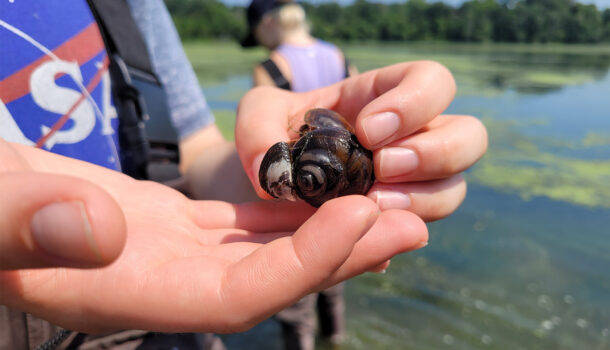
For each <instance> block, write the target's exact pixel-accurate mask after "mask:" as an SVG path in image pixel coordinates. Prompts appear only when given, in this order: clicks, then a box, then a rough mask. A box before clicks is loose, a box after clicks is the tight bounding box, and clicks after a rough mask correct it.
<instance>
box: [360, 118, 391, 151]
mask: <svg viewBox="0 0 610 350" xmlns="http://www.w3.org/2000/svg"><path fill="white" fill-rule="evenodd" d="M362 127H363V129H364V135H365V137H366V139H367V141H368V142H369V144H370V145H377V144H378V143H380V142H382V141H383V140H385V139H387V138H389V137H390V136H392V135H394V134H395V133H396V132H397V131H398V128H400V117H399V116H398V115H397V114H396V113H392V112H384V113H379V114H374V115H372V116H370V117H367V118H366V119H364V122H363V124H362Z"/></svg>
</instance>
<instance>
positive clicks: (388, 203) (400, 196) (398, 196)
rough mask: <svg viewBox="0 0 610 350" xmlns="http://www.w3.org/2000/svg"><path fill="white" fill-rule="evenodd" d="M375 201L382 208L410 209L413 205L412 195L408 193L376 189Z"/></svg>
mask: <svg viewBox="0 0 610 350" xmlns="http://www.w3.org/2000/svg"><path fill="white" fill-rule="evenodd" d="M374 196H375V202H377V206H378V207H379V209H381V210H388V209H408V208H409V207H410V206H411V197H409V195H408V194H404V193H401V192H394V191H376V192H375V194H374Z"/></svg>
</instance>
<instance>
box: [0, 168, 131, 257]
mask: <svg viewBox="0 0 610 350" xmlns="http://www.w3.org/2000/svg"><path fill="white" fill-rule="evenodd" d="M0 195H1V197H2V200H1V201H0V269H24V268H38V267H59V266H66V267H80V268H87V267H98V266H104V265H107V264H109V263H111V262H112V261H113V260H115V259H116V258H117V257H118V256H119V254H120V253H121V251H122V249H123V246H124V245H125V237H126V224H125V218H124V216H123V213H122V211H121V209H120V208H119V206H118V204H117V203H116V202H115V201H114V199H113V198H112V197H111V196H110V195H109V194H108V193H106V192H105V191H104V190H102V189H101V188H100V187H98V186H96V185H94V184H92V183H90V182H88V181H85V180H82V179H79V178H75V177H70V176H64V175H54V174H46V173H36V172H10V173H4V174H0Z"/></svg>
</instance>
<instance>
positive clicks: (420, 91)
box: [313, 61, 455, 150]
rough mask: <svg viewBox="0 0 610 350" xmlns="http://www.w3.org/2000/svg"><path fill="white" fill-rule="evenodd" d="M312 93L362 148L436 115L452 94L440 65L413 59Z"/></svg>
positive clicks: (449, 77)
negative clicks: (341, 118) (346, 125)
mask: <svg viewBox="0 0 610 350" xmlns="http://www.w3.org/2000/svg"><path fill="white" fill-rule="evenodd" d="M337 89H338V90H339V95H338V96H335V95H336V93H337V91H336V90H337ZM333 92H334V93H333ZM313 93H315V94H316V96H317V97H318V98H315V97H314V99H315V100H318V101H320V103H321V104H322V105H330V106H333V107H332V109H334V110H335V111H337V112H338V113H340V114H341V115H343V116H344V117H345V118H346V119H347V120H348V121H349V122H350V123H352V125H354V127H355V129H356V136H357V137H358V141H360V143H362V145H363V146H364V147H365V148H368V149H370V150H375V149H378V148H381V147H383V146H385V145H387V144H388V143H390V142H392V141H395V140H397V139H400V138H402V137H404V136H407V135H410V134H412V133H413V132H415V131H417V130H418V129H420V128H422V127H423V126H424V125H426V123H428V122H429V121H430V120H432V119H433V118H434V117H436V116H438V115H439V114H441V113H442V112H443V111H444V110H445V109H446V108H447V107H448V106H449V104H450V103H451V101H452V100H453V97H454V96H455V81H454V79H453V76H452V75H451V73H450V72H449V70H448V69H447V68H445V67H444V66H443V65H441V64H439V63H437V62H433V61H416V62H406V63H399V64H395V65H393V66H389V67H385V68H382V69H377V70H373V71H370V72H367V73H364V74H361V75H358V76H355V77H353V78H350V79H347V80H345V81H344V82H343V83H342V84H339V85H337V86H335V85H333V86H331V87H328V88H325V89H322V90H318V91H316V92H313ZM333 99H336V100H333Z"/></svg>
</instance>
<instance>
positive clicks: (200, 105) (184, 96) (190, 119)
mask: <svg viewBox="0 0 610 350" xmlns="http://www.w3.org/2000/svg"><path fill="white" fill-rule="evenodd" d="M128 3H129V6H130V7H131V11H132V14H133V17H134V19H135V21H136V23H137V25H138V27H139V28H140V31H141V32H142V36H143V37H144V41H146V45H147V47H148V51H149V55H150V59H151V63H152V66H153V69H154V71H155V73H156V74H157V76H158V77H159V79H160V80H161V82H162V83H163V85H164V87H165V91H166V94H167V99H168V105H169V109H170V113H171V118H172V121H173V123H174V126H175V127H176V130H177V132H178V135H179V137H180V139H184V138H186V137H187V136H189V135H190V134H192V133H194V132H195V131H197V130H199V129H201V128H203V127H205V126H207V125H209V124H211V123H213V122H214V115H213V114H212V112H211V110H210V108H209V106H208V104H207V102H206V100H205V97H204V96H203V93H202V92H201V87H200V86H199V82H198V81H197V77H196V75H195V72H194V71H193V67H192V66H191V64H190V62H189V60H188V58H187V57H186V54H185V53H184V49H183V48H182V43H181V42H180V37H179V36H178V32H177V31H176V28H175V26H174V23H173V22H172V19H171V17H170V15H169V12H168V11H167V8H166V7H165V4H164V3H163V0H128Z"/></svg>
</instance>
